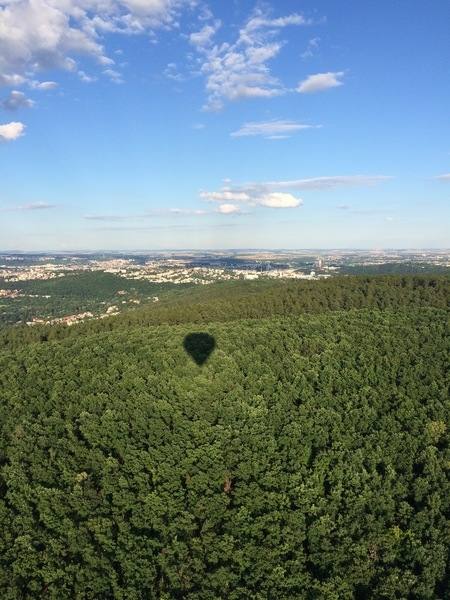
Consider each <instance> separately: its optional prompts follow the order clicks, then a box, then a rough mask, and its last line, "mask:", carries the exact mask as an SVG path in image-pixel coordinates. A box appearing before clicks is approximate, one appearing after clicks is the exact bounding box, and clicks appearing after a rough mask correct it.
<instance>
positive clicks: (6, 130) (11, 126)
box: [0, 121, 25, 142]
mask: <svg viewBox="0 0 450 600" xmlns="http://www.w3.org/2000/svg"><path fill="white" fill-rule="evenodd" d="M24 132H25V125H24V124H23V123H20V122H18V121H12V122H11V123H5V124H4V125H0V142H12V141H13V140H17V138H19V137H20V136H21V135H23V134H24Z"/></svg>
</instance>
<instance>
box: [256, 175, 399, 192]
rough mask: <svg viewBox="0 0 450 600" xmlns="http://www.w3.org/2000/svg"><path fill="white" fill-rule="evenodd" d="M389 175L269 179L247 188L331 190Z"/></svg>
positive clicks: (373, 182) (375, 181) (370, 183)
mask: <svg viewBox="0 0 450 600" xmlns="http://www.w3.org/2000/svg"><path fill="white" fill-rule="evenodd" d="M390 179H392V177H390V176H388V175H336V176H333V177H310V178H307V179H292V180H287V181H267V182H265V183H250V184H247V186H245V187H246V188H247V189H261V188H262V189H270V190H272V189H274V190H280V189H290V190H330V189H335V188H338V187H358V186H362V187H365V186H373V185H376V184H378V183H382V182H383V181H389V180H390Z"/></svg>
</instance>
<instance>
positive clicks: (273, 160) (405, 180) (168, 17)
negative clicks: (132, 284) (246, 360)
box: [0, 0, 450, 251]
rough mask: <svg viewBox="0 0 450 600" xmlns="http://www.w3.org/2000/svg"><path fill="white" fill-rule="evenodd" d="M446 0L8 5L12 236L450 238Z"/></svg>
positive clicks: (5, 50)
mask: <svg viewBox="0 0 450 600" xmlns="http://www.w3.org/2000/svg"><path fill="white" fill-rule="evenodd" d="M449 25H450V3H449V2H448V0H434V1H433V2H425V1H420V0H414V1H413V2H411V0H397V1H396V2H392V0H378V1H377V2H375V1H372V0H368V1H366V2H361V0H346V1H344V2H336V0H322V1H321V0H314V1H312V0H302V1H296V0H277V1H276V2H275V0H272V2H271V3H268V2H255V1H248V0H228V1H223V0H222V1H217V0H216V1H210V2H203V0H0V250H3V251H15V250H21V251H76V250H163V249H187V248H191V249H239V248H246V249H248V248H255V249H257V248H273V249H275V248H283V249H296V248H298V249H299V248H361V249H367V248H370V249H383V248H386V249H387V248H450V202H449V200H450V35H449Z"/></svg>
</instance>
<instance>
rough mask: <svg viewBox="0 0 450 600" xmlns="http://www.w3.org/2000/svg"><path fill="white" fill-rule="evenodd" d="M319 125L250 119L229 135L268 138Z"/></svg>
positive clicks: (287, 135) (280, 120) (282, 136)
mask: <svg viewBox="0 0 450 600" xmlns="http://www.w3.org/2000/svg"><path fill="white" fill-rule="evenodd" d="M317 127H320V125H307V124H305V123H299V122H298V121H289V120H283V119H278V120H273V121H251V122H249V123H244V125H242V126H241V127H240V128H239V129H238V130H237V131H233V132H232V133H231V134H230V135H231V137H247V136H262V137H265V138H269V139H276V138H286V137H290V135H291V134H292V133H297V132H298V131H303V130H305V129H314V128H317Z"/></svg>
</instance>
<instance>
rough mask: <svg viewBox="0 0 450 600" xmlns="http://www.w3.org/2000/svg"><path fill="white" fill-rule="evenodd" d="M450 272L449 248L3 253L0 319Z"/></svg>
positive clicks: (40, 320)
mask: <svg viewBox="0 0 450 600" xmlns="http://www.w3.org/2000/svg"><path fill="white" fill-rule="evenodd" d="M421 273H423V274H425V273H426V274H430V273H433V274H437V275H439V274H448V273H450V251H449V250H383V251H377V250H374V251H362V250H361V251H358V250H314V251H313V250H295V251H293V250H289V251H287V250H279V251H273V250H270V251H269V250H251V251H250V250H248V251H242V250H241V251H237V250H236V251H222V252H218V251H203V252H199V251H190V250H186V251H183V252H180V251H176V252H175V251H173V252H170V251H167V252H135V253H115V252H103V253H98V252H97V253H88V252H86V253H36V254H25V253H3V254H0V324H1V323H3V324H6V325H8V324H26V325H38V324H50V325H54V324H63V325H73V324H75V323H80V322H83V321H86V320H90V319H103V318H106V317H110V316H114V315H117V314H119V313H121V312H123V311H126V310H132V309H135V308H137V307H138V305H141V304H153V303H159V304H164V303H165V302H168V301H169V302H170V301H171V299H172V300H173V298H174V294H175V295H177V292H181V293H182V294H184V293H190V292H189V289H192V288H195V287H197V286H205V285H211V284H214V283H219V282H230V283H231V284H233V282H236V284H238V285H239V282H242V283H245V282H250V283H251V282H253V283H254V284H255V285H264V284H270V282H271V281H272V282H274V281H275V280H319V279H326V278H329V277H333V276H337V275H342V276H350V275H394V274H396V275H398V274H405V275H406V274H421Z"/></svg>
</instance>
